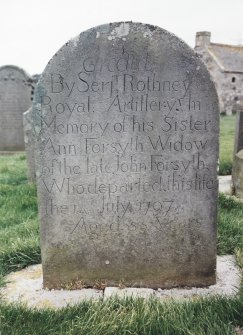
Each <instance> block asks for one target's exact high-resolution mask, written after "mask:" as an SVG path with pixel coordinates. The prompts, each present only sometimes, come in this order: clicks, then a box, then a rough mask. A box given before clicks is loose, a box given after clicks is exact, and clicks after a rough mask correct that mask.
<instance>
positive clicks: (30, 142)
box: [23, 108, 36, 183]
mask: <svg viewBox="0 0 243 335" xmlns="http://www.w3.org/2000/svg"><path fill="white" fill-rule="evenodd" d="M31 111H32V108H30V109H28V110H27V111H26V112H25V113H24V114H23V125H24V144H25V152H26V161H27V173H28V180H29V182H31V183H34V182H35V181H36V175H35V143H34V139H35V137H34V136H33V135H34V134H33V131H32V118H31V116H30V114H31Z"/></svg>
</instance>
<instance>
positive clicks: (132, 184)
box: [33, 22, 219, 288]
mask: <svg viewBox="0 0 243 335" xmlns="http://www.w3.org/2000/svg"><path fill="white" fill-rule="evenodd" d="M34 100H35V101H34V109H33V119H34V124H35V127H34V128H35V131H36V133H37V134H38V136H37V141H36V156H37V157H36V158H37V159H36V163H37V166H36V169H37V180H38V203H39V213H40V230H41V249H42V264H43V276H44V286H45V287H47V288H61V287H66V286H68V287H70V285H71V286H72V287H75V283H76V282H77V283H78V285H80V283H81V284H82V285H84V286H94V285H95V286H97V285H101V286H102V287H103V286H106V285H109V286H113V285H114V286H118V285H120V284H123V285H125V286H133V287H151V288H156V287H157V288H158V287H161V288H165V287H175V286H206V285H210V284H213V283H215V267H216V221H217V194H218V183H217V160H218V132H219V130H218V119H219V110H218V100H217V94H216V91H215V87H214V84H213V82H212V81H211V79H210V76H209V73H208V71H207V69H206V67H205V66H204V65H203V63H202V62H201V61H200V60H199V59H198V58H197V56H196V55H195V53H194V52H193V50H191V49H190V48H189V47H188V46H187V45H186V44H184V43H183V42H182V41H181V40H179V39H178V38H177V37H175V36H174V35H172V34H170V33H169V32H167V31H165V30H163V29H161V28H159V27H155V26H151V25H145V24H140V23H131V22H122V23H112V24H108V25H102V26H98V27H96V28H92V29H90V30H88V31H86V32H84V33H81V34H80V35H79V36H78V37H77V38H75V39H72V40H70V41H69V42H68V43H66V44H65V45H64V46H63V47H62V48H61V49H60V50H59V51H58V52H57V53H56V54H55V56H54V57H53V58H52V59H51V60H50V62H49V63H48V65H47V67H46V68H45V70H44V72H43V75H42V77H41V78H40V80H39V84H38V87H37V92H36V95H35V99H34ZM70 283H71V284H70Z"/></svg>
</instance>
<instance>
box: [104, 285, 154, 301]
mask: <svg viewBox="0 0 243 335" xmlns="http://www.w3.org/2000/svg"><path fill="white" fill-rule="evenodd" d="M154 293H155V292H154V290H152V289H151V288H134V287H129V288H122V289H120V288H118V287H106V288H105V290H104V299H109V298H114V297H117V298H120V299H124V298H144V299H148V298H151V297H152V296H153V295H154Z"/></svg>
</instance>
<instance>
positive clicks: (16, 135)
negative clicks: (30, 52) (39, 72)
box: [0, 65, 34, 151]
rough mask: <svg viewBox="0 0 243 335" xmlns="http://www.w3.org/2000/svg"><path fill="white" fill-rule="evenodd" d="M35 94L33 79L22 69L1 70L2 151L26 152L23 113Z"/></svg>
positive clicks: (0, 129)
mask: <svg viewBox="0 0 243 335" xmlns="http://www.w3.org/2000/svg"><path fill="white" fill-rule="evenodd" d="M33 94H34V85H33V83H32V79H31V78H30V77H29V76H28V75H27V74H26V73H25V72H24V71H23V70H22V69H20V68H18V67H16V66H12V65H11V66H10V65H8V66H3V67H1V68H0V151H1V150H2V151H8V150H9V151H15V150H16V151H18V150H24V132H23V113H24V112H25V111H26V110H27V109H28V108H29V107H30V106H31V104H32V99H33V98H32V96H33Z"/></svg>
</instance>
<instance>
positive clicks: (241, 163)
mask: <svg viewBox="0 0 243 335" xmlns="http://www.w3.org/2000/svg"><path fill="white" fill-rule="evenodd" d="M232 182H233V187H234V193H235V195H236V196H238V197H240V198H243V110H239V111H237V114H236V126H235V145H234V154H233V168H232Z"/></svg>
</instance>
